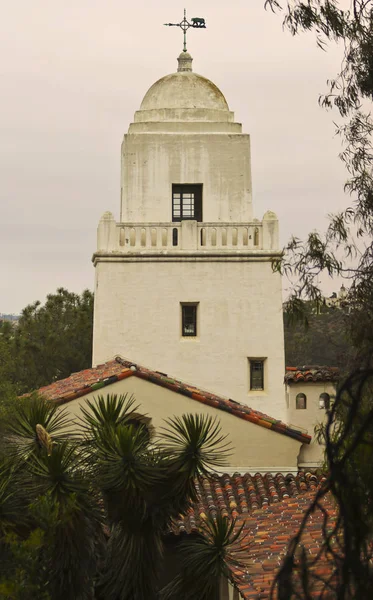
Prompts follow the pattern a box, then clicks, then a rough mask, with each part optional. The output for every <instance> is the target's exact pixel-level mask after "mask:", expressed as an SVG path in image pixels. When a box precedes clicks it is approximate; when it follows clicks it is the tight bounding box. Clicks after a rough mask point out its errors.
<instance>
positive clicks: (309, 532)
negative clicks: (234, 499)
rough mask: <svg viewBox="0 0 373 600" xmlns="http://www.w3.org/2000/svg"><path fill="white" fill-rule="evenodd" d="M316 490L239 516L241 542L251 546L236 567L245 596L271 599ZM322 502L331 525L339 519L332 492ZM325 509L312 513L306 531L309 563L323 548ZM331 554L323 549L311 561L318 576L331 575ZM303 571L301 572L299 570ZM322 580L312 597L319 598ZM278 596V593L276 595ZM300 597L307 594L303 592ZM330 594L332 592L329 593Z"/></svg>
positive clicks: (254, 599) (305, 541)
mask: <svg viewBox="0 0 373 600" xmlns="http://www.w3.org/2000/svg"><path fill="white" fill-rule="evenodd" d="M313 497H314V492H308V493H305V494H303V495H301V496H298V497H297V498H287V499H284V500H283V501H282V502H281V503H280V504H277V505H273V506H270V507H268V508H264V509H260V510H256V511H254V512H253V513H252V514H251V515H249V516H247V517H244V518H241V519H239V522H238V524H242V523H244V529H243V535H244V536H245V537H244V538H243V540H242V542H241V544H242V546H243V547H244V548H249V550H248V556H247V559H243V563H244V567H240V568H235V569H234V579H235V583H236V585H237V587H238V589H239V591H240V594H241V596H242V598H244V599H245V600H268V599H269V598H270V590H271V586H272V583H273V581H274V577H275V575H276V573H277V572H278V570H279V567H280V566H281V564H282V561H283V559H284V557H285V554H286V551H287V548H288V546H289V542H290V541H291V539H292V538H293V537H294V535H295V534H296V533H297V532H298V529H299V527H300V525H301V522H302V519H303V516H304V512H305V511H306V510H307V509H308V507H309V506H310V504H311V502H312V500H313ZM320 504H321V505H322V507H323V510H325V511H326V512H327V514H328V518H329V521H328V525H331V524H332V523H334V522H335V519H336V508H335V504H334V502H333V500H332V498H331V497H330V496H325V497H324V498H323V499H322V500H321V501H320ZM323 525H324V513H323V512H322V511H321V510H320V508H316V509H315V510H314V512H313V513H312V518H310V519H309V520H308V522H307V525H306V527H305V530H304V533H303V535H302V545H303V547H304V548H305V550H306V552H307V559H308V561H309V564H310V563H311V561H312V560H313V559H315V557H316V556H317V553H318V552H319V551H320V548H321V546H322V541H323ZM328 561H329V555H328V553H326V552H321V557H320V559H319V560H318V561H317V562H316V563H315V564H314V565H313V566H311V565H310V571H311V573H314V574H316V575H317V576H325V575H331V572H332V571H331V565H330V563H329V562H328ZM298 575H299V574H298ZM299 579H300V577H299ZM319 592H320V584H319V582H316V587H314V589H313V590H312V592H311V595H310V597H311V598H318V597H319ZM274 597H275V598H277V595H276V594H275V595H274ZM297 597H299V598H301V597H303V595H302V593H300V595H299V596H297ZM327 597H329V596H327Z"/></svg>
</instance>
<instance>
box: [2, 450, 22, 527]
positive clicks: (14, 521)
mask: <svg viewBox="0 0 373 600" xmlns="http://www.w3.org/2000/svg"><path fill="white" fill-rule="evenodd" d="M19 483H20V482H19V479H18V477H17V471H16V469H14V468H13V466H12V463H11V462H9V461H2V462H1V463H0V539H1V538H2V537H3V536H5V535H6V534H7V533H9V532H10V531H13V530H17V529H19V528H23V527H24V526H25V525H26V523H27V517H26V515H25V507H26V505H27V504H26V499H25V496H24V494H23V493H22V488H20V487H19V485H18V484H19Z"/></svg>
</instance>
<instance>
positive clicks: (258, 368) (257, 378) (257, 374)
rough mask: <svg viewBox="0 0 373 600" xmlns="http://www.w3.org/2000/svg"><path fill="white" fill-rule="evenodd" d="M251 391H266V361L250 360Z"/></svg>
mask: <svg viewBox="0 0 373 600" xmlns="http://www.w3.org/2000/svg"><path fill="white" fill-rule="evenodd" d="M249 363H250V390H253V391H254V390H264V359H259V358H249Z"/></svg>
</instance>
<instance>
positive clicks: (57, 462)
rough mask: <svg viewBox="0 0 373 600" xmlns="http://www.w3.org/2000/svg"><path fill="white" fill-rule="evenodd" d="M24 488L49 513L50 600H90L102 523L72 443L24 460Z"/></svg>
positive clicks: (45, 556)
mask: <svg viewBox="0 0 373 600" xmlns="http://www.w3.org/2000/svg"><path fill="white" fill-rule="evenodd" d="M28 474H29V479H28V481H27V480H26V482H27V488H28V489H29V490H30V492H31V496H32V497H36V498H42V499H43V498H44V499H47V500H48V501H49V503H50V506H51V509H52V511H53V513H54V518H53V519H52V524H49V523H47V529H46V531H45V538H46V542H45V548H44V552H43V561H44V564H45V565H46V568H47V572H48V582H47V589H48V591H49V593H50V595H51V598H52V600H65V599H66V598H76V599H77V600H90V599H91V598H92V597H93V583H94V577H95V575H96V571H97V560H98V555H99V551H100V544H102V542H103V529H102V526H103V523H102V518H101V512H100V510H99V506H98V501H97V496H96V495H95V493H94V490H93V486H92V485H91V483H90V481H89V479H88V478H87V477H86V476H85V473H84V469H83V467H82V456H81V454H80V452H79V448H78V447H77V445H76V444H75V443H71V442H69V441H63V442H61V443H59V444H53V446H52V450H51V451H50V452H48V449H47V448H45V449H43V451H42V452H40V453H38V454H33V455H32V456H31V457H29V460H28Z"/></svg>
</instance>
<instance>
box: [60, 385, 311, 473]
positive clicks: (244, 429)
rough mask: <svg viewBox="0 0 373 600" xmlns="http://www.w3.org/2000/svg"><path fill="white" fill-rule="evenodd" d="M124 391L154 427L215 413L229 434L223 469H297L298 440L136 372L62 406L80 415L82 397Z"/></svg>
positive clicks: (240, 470)
mask: <svg viewBox="0 0 373 600" xmlns="http://www.w3.org/2000/svg"><path fill="white" fill-rule="evenodd" d="M124 393H127V394H129V395H131V394H133V395H134V396H135V398H136V401H137V404H138V405H139V410H138V412H139V413H142V414H146V415H147V416H148V417H150V418H151V420H152V422H151V424H152V425H153V426H154V427H155V429H156V430H157V429H159V427H161V426H164V421H165V419H167V418H170V417H173V416H180V415H182V414H186V413H193V414H197V413H198V414H207V415H212V416H213V417H217V418H218V419H219V421H220V424H221V428H222V432H223V433H224V434H226V435H228V437H229V440H230V442H231V444H232V446H233V451H232V454H231V456H230V458H229V460H228V463H227V468H224V469H223V471H224V472H227V473H234V472H235V471H238V472H241V473H247V472H249V473H256V472H263V473H264V472H268V471H271V472H275V473H276V472H284V473H288V472H296V471H297V457H298V454H299V451H300V446H301V444H300V442H298V441H297V440H294V439H292V438H290V437H288V436H286V435H283V434H280V433H276V432H274V431H271V430H269V429H265V428H264V427H261V426H259V425H255V424H253V423H250V422H249V421H244V420H243V419H240V418H238V417H235V416H233V415H230V414H229V413H226V412H224V411H222V410H218V409H216V408H213V407H211V406H206V405H204V404H201V403H200V402H197V401H196V400H193V399H192V398H188V397H186V396H182V395H181V394H177V393H176V392H173V391H171V390H168V389H166V388H162V387H160V386H158V385H155V384H153V383H151V382H149V381H144V380H141V379H139V378H137V377H136V376H132V377H130V378H128V379H124V380H122V381H118V382H117V383H113V384H112V385H110V386H108V387H107V388H104V389H103V390H100V391H99V392H95V393H90V394H87V395H86V396H82V397H81V398H79V399H77V400H73V401H71V402H68V403H67V404H64V405H63V406H62V407H61V408H63V409H66V410H67V411H68V413H69V414H70V415H71V417H79V416H80V415H81V412H80V407H81V406H82V405H84V404H85V400H87V399H90V400H92V399H93V398H95V397H97V396H98V395H100V394H103V395H104V396H105V395H106V394H124Z"/></svg>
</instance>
